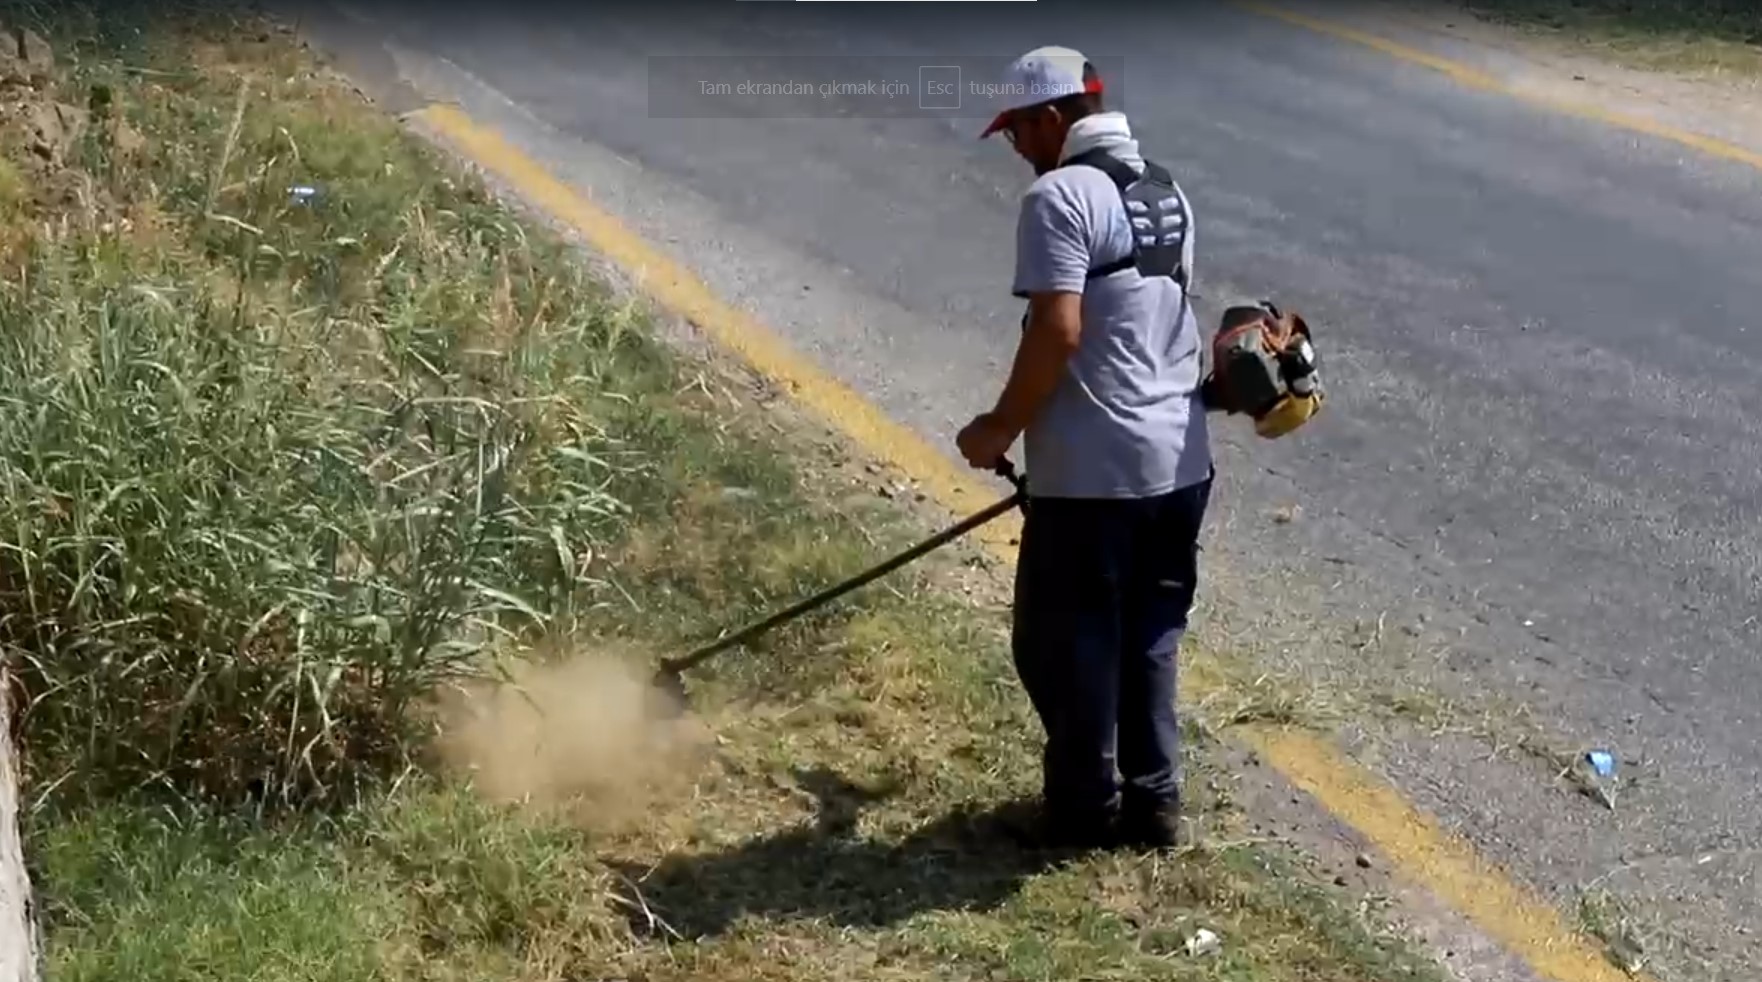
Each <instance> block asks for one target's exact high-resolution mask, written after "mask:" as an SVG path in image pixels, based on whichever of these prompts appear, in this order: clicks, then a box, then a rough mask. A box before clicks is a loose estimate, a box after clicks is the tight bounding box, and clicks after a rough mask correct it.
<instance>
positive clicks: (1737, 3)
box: [1465, 0, 1762, 77]
mask: <svg viewBox="0 0 1762 982" xmlns="http://www.w3.org/2000/svg"><path fill="white" fill-rule="evenodd" d="M1465 5H1466V6H1468V7H1469V8H1470V9H1471V10H1473V11H1475V12H1476V13H1478V14H1480V15H1482V16H1484V17H1488V18H1491V19H1493V20H1497V21H1501V22H1504V23H1508V24H1514V25H1519V26H1523V27H1526V28H1532V29H1535V30H1539V31H1542V32H1545V33H1546V34H1548V35H1550V36H1552V37H1555V38H1559V39H1565V40H1570V41H1572V42H1574V43H1576V44H1578V45H1581V46H1586V47H1589V48H1591V49H1592V50H1596V51H1599V52H1602V53H1604V54H1607V55H1610V56H1612V57H1614V58H1615V59H1617V60H1619V61H1621V62H1622V63H1624V64H1627V65H1631V66H1635V67H1640V68H1648V69H1656V70H1665V71H1689V72H1696V73H1702V74H1709V75H1736V76H1741V77H1756V76H1762V7H1758V6H1757V5H1756V4H1755V3H1753V2H1751V0H1465Z"/></svg>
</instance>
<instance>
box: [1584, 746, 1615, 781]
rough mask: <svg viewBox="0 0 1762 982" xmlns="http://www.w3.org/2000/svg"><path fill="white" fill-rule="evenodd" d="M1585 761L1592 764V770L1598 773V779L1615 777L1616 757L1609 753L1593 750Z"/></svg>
mask: <svg viewBox="0 0 1762 982" xmlns="http://www.w3.org/2000/svg"><path fill="white" fill-rule="evenodd" d="M1585 759H1586V760H1588V761H1590V762H1591V768H1592V769H1593V770H1595V771H1596V772H1597V776H1598V777H1613V776H1615V755H1614V754H1612V753H1610V752H1609V751H1607V750H1593V751H1591V752H1590V753H1588V754H1585Z"/></svg>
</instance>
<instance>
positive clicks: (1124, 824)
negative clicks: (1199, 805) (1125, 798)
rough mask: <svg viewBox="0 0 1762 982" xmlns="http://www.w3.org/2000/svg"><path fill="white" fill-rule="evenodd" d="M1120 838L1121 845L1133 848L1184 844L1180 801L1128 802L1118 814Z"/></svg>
mask: <svg viewBox="0 0 1762 982" xmlns="http://www.w3.org/2000/svg"><path fill="white" fill-rule="evenodd" d="M1119 839H1120V844H1121V845H1124V846H1127V847H1129V848H1136V849H1175V848H1178V847H1180V846H1182V845H1185V844H1186V840H1185V836H1184V835H1183V834H1182V832H1181V805H1180V802H1179V801H1178V800H1177V801H1171V802H1167V803H1158V804H1154V805H1137V806H1136V807H1134V806H1127V807H1126V808H1125V810H1124V811H1122V812H1121V814H1120V829H1119Z"/></svg>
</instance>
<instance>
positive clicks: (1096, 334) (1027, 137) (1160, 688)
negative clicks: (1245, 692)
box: [956, 47, 1213, 847]
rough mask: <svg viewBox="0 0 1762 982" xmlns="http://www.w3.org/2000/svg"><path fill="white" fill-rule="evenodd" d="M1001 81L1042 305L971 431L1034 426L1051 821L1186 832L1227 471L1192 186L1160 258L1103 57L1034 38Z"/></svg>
mask: <svg viewBox="0 0 1762 982" xmlns="http://www.w3.org/2000/svg"><path fill="white" fill-rule="evenodd" d="M1006 82H1007V83H1008V85H1009V87H1008V88H1007V89H1006V90H1005V91H1011V92H1017V93H1020V94H1021V95H1020V96H1018V97H1017V98H1016V99H1015V100H1014V102H1013V103H1012V104H1011V105H1009V106H1008V108H1006V109H1005V111H1003V112H1002V113H1000V114H999V115H998V116H997V118H996V119H995V120H994V121H993V122H992V123H991V125H990V126H989V127H987V128H986V130H985V131H984V133H983V134H982V137H981V138H983V137H988V136H990V135H991V134H993V133H997V132H1002V133H1004V134H1005V135H1006V136H1007V137H1008V138H1009V140H1010V142H1011V144H1012V145H1013V146H1014V147H1015V150H1016V152H1017V153H1018V154H1020V155H1021V156H1022V157H1023V158H1024V159H1026V160H1027V161H1028V162H1029V163H1030V164H1031V165H1033V167H1034V171H1035V174H1036V175H1037V179H1036V180H1035V181H1034V182H1033V184H1032V186H1030V187H1029V188H1028V190H1027V193H1026V194H1025V196H1024V197H1023V199H1022V202H1021V208H1020V213H1019V217H1018V224H1017V229H1016V262H1015V279H1014V285H1013V288H1012V292H1013V293H1014V295H1016V296H1020V297H1024V298H1026V299H1027V301H1028V310H1027V314H1026V317H1025V319H1024V325H1023V331H1022V335H1021V339H1020V342H1019V346H1018V348H1017V350H1016V354H1015V361H1014V365H1013V368H1012V369H1011V371H1010V374H1009V378H1008V381H1007V383H1006V384H1005V386H1004V388H1003V392H1002V394H1001V395H1000V396H999V398H998V400H997V402H996V404H995V406H994V407H993V408H992V409H991V410H990V411H989V412H986V413H982V414H980V415H979V416H978V417H977V418H975V419H974V420H973V421H972V422H971V423H969V424H967V426H966V427H965V428H964V429H962V430H961V432H960V434H959V436H958V437H957V440H956V442H957V444H958V446H959V448H960V451H961V454H962V455H963V456H964V457H965V458H966V460H967V462H968V463H970V464H971V465H973V466H974V467H977V468H990V467H993V466H994V465H996V464H997V463H998V462H999V460H1000V459H1001V458H1003V457H1004V456H1005V454H1006V453H1007V452H1008V450H1009V448H1010V447H1011V446H1012V445H1013V444H1014V442H1015V441H1016V439H1017V438H1018V437H1022V438H1023V439H1024V450H1025V453H1026V460H1025V463H1026V474H1027V482H1028V508H1027V515H1026V519H1025V522H1024V528H1023V532H1022V542H1021V553H1020V559H1019V562H1018V565H1017V579H1016V593H1015V601H1014V603H1015V617H1014V624H1013V631H1012V647H1013V650H1014V657H1015V664H1016V669H1017V672H1018V673H1019V675H1020V678H1021V680H1022V684H1023V688H1025V689H1026V690H1027V693H1028V696H1029V699H1030V700H1031V701H1032V703H1033V705H1034V708H1035V711H1036V713H1037V714H1038V715H1039V717H1040V720H1041V723H1042V725H1043V727H1044V729H1045V731H1046V744H1045V754H1044V775H1043V781H1044V818H1045V819H1046V827H1045V831H1046V832H1047V833H1048V834H1049V835H1050V837H1051V841H1052V843H1053V844H1057V845H1061V846H1070V845H1074V846H1079V847H1089V846H1107V845H1113V844H1129V845H1141V846H1150V847H1161V846H1167V845H1172V844H1174V842H1175V839H1176V830H1177V827H1178V814H1179V806H1180V788H1179V773H1178V766H1177V765H1178V760H1177V753H1178V748H1177V729H1176V720H1175V655H1176V649H1177V647H1178V645H1179V642H1180V639H1181V636H1182V633H1183V631H1184V630H1185V628H1186V624H1187V615H1188V610H1189V608H1190V607H1191V605H1192V602H1193V597H1194V590H1195V585H1196V580H1197V565H1198V537H1199V532H1200V525H1201V522H1202V520H1203V518H1204V515H1205V510H1206V505H1207V503H1208V499H1209V495H1210V491H1211V483H1212V476H1213V470H1212V460H1211V451H1210V446H1209V439H1208V435H1207V427H1206V410H1205V406H1204V404H1203V402H1202V401H1201V397H1200V383H1201V379H1200V372H1201V364H1200V349H1201V346H1202V341H1201V337H1200V328H1199V324H1198V322H1197V320H1196V319H1195V318H1194V316H1193V313H1192V310H1191V306H1190V304H1189V303H1188V302H1187V295H1186V289H1185V285H1186V283H1187V282H1189V281H1190V275H1191V267H1192V234H1191V227H1190V223H1188V222H1187V219H1188V217H1189V211H1188V208H1187V202H1186V199H1185V197H1184V196H1183V195H1181V193H1180V191H1179V189H1178V188H1174V189H1173V192H1172V194H1170V195H1166V196H1165V198H1164V200H1165V201H1169V202H1171V204H1172V207H1173V208H1174V209H1175V211H1174V214H1175V215H1176V216H1177V217H1175V218H1171V219H1169V220H1167V221H1165V222H1163V223H1162V224H1163V225H1164V226H1165V227H1175V228H1176V231H1177V232H1178V233H1179V236H1178V238H1170V239H1168V240H1164V245H1165V246H1166V247H1167V248H1169V249H1172V250H1174V255H1175V258H1177V259H1178V261H1179V262H1178V269H1179V275H1178V276H1169V275H1155V274H1152V275H1146V274H1145V273H1144V272H1143V271H1142V270H1141V269H1140V268H1139V267H1138V266H1135V265H1133V262H1132V256H1133V254H1134V243H1135V238H1134V231H1133V229H1134V226H1133V224H1132V222H1131V220H1130V218H1129V216H1128V212H1127V209H1126V206H1125V205H1124V203H1123V199H1122V187H1121V184H1120V183H1116V178H1115V176H1110V173H1109V171H1110V170H1111V171H1113V172H1114V174H1115V175H1120V174H1121V172H1120V170H1119V165H1120V164H1123V165H1125V166H1126V167H1128V168H1130V171H1128V172H1125V173H1124V175H1123V180H1124V181H1125V183H1127V184H1130V183H1132V182H1133V181H1134V180H1135V178H1136V176H1137V175H1141V174H1143V173H1144V169H1145V166H1146V164H1145V161H1144V159H1143V158H1142V157H1141V156H1140V155H1139V154H1138V147H1137V141H1136V140H1134V139H1133V138H1132V135H1131V130H1130V128H1129V126H1128V125H1127V120H1126V117H1125V116H1124V115H1123V114H1121V113H1119V112H1109V111H1104V110H1103V108H1102V100H1101V93H1102V84H1101V80H1100V78H1099V77H1098V76H1097V74H1096V72H1095V69H1094V67H1093V66H1092V65H1090V64H1089V62H1088V61H1087V60H1086V59H1085V58H1084V56H1083V55H1082V54H1080V53H1078V52H1076V51H1072V50H1070V49H1068V48H1059V47H1048V48H1039V49H1036V50H1034V51H1030V52H1028V53H1027V54H1025V55H1023V56H1022V57H1021V58H1019V59H1017V60H1016V61H1015V62H1014V63H1013V64H1012V65H1011V66H1010V68H1009V72H1008V76H1007V78H1006ZM1095 150H1101V151H1104V152H1105V154H1106V155H1107V157H1108V158H1111V159H1108V160H1101V159H1099V158H1097V157H1095V156H1094V155H1093V154H1092V153H1091V152H1092V151H1095ZM1073 158H1081V160H1078V161H1077V162H1073ZM1169 184H1170V186H1172V184H1173V182H1172V180H1171V181H1169ZM1176 199H1178V201H1176ZM1140 228H1141V229H1142V226H1140ZM1136 241H1138V242H1140V243H1146V244H1150V240H1144V239H1138V240H1136ZM1170 242H1172V243H1173V244H1172V245H1168V244H1167V243H1170ZM1116 767H1117V771H1118V773H1117V774H1116ZM1122 779H1123V780H1122Z"/></svg>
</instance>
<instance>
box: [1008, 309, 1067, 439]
mask: <svg viewBox="0 0 1762 982" xmlns="http://www.w3.org/2000/svg"><path fill="white" fill-rule="evenodd" d="M1082 306H1083V295H1082V294H1080V293H1069V292H1066V291H1063V290H1048V291H1044V292H1036V293H1030V294H1029V295H1028V324H1027V327H1026V328H1025V329H1024V330H1023V331H1022V340H1021V342H1020V343H1019V344H1017V345H1016V357H1015V363H1014V364H1013V365H1012V366H1011V367H1010V374H1009V381H1008V382H1006V383H1005V384H1004V387H1003V392H1002V394H1001V395H999V396H998V397H997V405H996V407H994V408H993V409H992V410H991V415H992V416H993V417H994V418H996V420H997V421H998V423H999V424H1000V425H1001V426H1003V427H1004V428H1005V429H1007V430H1008V431H1009V432H1010V433H1011V434H1012V435H1020V434H1021V432H1022V431H1023V430H1025V429H1027V428H1028V424H1030V423H1032V422H1033V421H1034V417H1035V416H1037V415H1039V413H1040V409H1041V407H1043V406H1045V405H1046V402H1047V400H1048V399H1050V398H1052V394H1053V392H1054V391H1056V390H1057V389H1058V384H1059V380H1060V379H1061V378H1063V376H1064V371H1065V363H1066V362H1068V361H1069V360H1070V357H1071V355H1072V353H1073V352H1075V351H1076V350H1077V341H1078V338H1079V337H1080V336H1081V334H1082V330H1083V321H1082Z"/></svg>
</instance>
